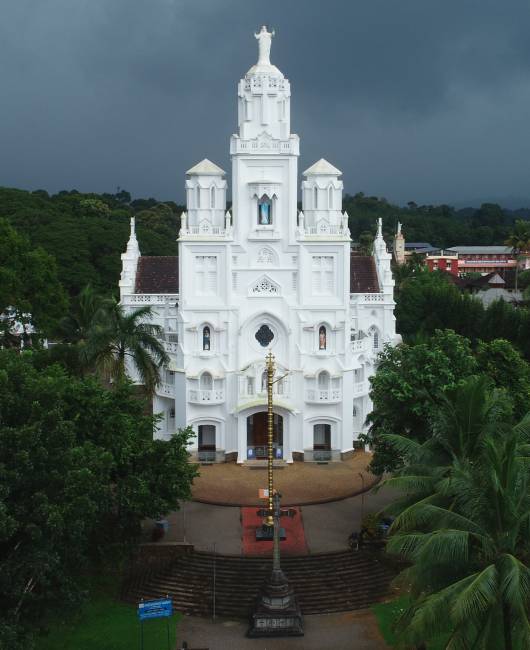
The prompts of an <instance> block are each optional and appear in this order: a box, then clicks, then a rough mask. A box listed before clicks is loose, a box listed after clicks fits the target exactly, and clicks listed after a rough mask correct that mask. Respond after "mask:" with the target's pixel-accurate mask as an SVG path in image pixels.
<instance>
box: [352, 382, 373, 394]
mask: <svg viewBox="0 0 530 650" xmlns="http://www.w3.org/2000/svg"><path fill="white" fill-rule="evenodd" d="M369 392H370V382H369V381H366V380H365V381H358V382H355V383H354V384H353V394H354V395H368V393H369Z"/></svg>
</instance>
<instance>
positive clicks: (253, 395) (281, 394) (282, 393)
mask: <svg viewBox="0 0 530 650" xmlns="http://www.w3.org/2000/svg"><path fill="white" fill-rule="evenodd" d="M272 394H273V396H274V398H275V399H289V398H290V397H291V394H290V390H289V383H288V381H287V380H285V379H283V380H282V381H279V382H277V383H275V384H273V387H272ZM239 399H240V400H245V401H246V400H249V401H253V400H267V391H266V390H253V389H252V387H251V386H248V385H247V382H246V381H245V382H241V384H240V387H239Z"/></svg>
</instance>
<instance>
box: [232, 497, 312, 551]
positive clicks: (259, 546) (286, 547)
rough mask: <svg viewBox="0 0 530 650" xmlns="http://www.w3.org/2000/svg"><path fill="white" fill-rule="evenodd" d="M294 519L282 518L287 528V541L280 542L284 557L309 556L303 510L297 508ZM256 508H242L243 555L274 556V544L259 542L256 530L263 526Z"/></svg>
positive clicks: (283, 526)
mask: <svg viewBox="0 0 530 650" xmlns="http://www.w3.org/2000/svg"><path fill="white" fill-rule="evenodd" d="M292 510H295V511H296V514H295V515H294V517H282V519H281V522H282V528H285V535H286V537H287V539H285V540H283V541H281V542H280V551H281V553H282V555H308V554H309V551H308V548H307V544H306V541H305V534H304V522H303V521H302V512H301V509H300V508H299V507H298V506H296V507H294V508H292ZM257 512H258V508H257V507H256V506H254V507H249V508H241V528H242V531H243V543H242V548H243V555H265V556H269V557H270V556H271V555H272V542H257V541H256V529H257V528H259V527H260V526H261V524H262V521H263V520H262V518H261V517H258V514H257Z"/></svg>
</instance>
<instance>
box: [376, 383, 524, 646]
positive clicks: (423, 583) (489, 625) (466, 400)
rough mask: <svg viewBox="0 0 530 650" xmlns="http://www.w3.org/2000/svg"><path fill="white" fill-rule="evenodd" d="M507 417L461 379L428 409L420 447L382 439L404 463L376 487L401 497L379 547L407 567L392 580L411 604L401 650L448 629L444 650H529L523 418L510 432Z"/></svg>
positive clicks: (480, 387) (501, 400)
mask: <svg viewBox="0 0 530 650" xmlns="http://www.w3.org/2000/svg"><path fill="white" fill-rule="evenodd" d="M509 414H510V409H509V403H508V402H507V401H506V398H505V397H504V396H503V395H502V393H501V392H499V391H496V390H491V388H490V386H489V382H488V380H487V379H486V378H484V377H470V378H468V379H467V380H466V381H465V382H463V383H462V385H461V386H460V387H459V388H458V389H457V390H455V391H452V392H450V393H448V394H447V396H446V397H443V398H441V401H440V402H439V403H438V404H437V405H434V404H433V426H432V430H433V435H432V437H431V438H430V439H429V440H427V441H426V442H424V443H423V444H420V443H417V442H415V441H411V440H408V439H406V438H404V437H402V436H385V440H386V441H387V442H388V443H389V444H390V445H392V446H393V447H394V449H395V450H396V451H398V453H400V454H401V455H402V457H403V458H404V461H405V462H404V466H403V468H402V469H401V470H400V471H399V472H398V473H397V474H396V476H394V477H393V478H391V479H388V480H387V481H385V484H386V485H393V486H394V487H398V488H400V489H401V490H404V491H406V492H407V494H406V496H405V497H404V498H402V499H401V500H399V501H398V502H396V504H394V506H393V508H392V511H393V512H394V513H395V514H397V515H398V516H397V518H396V520H395V522H394V524H393V526H392V535H391V538H390V541H389V544H388V547H387V549H388V551H389V552H391V553H395V554H398V555H399V556H401V557H402V558H403V559H405V560H407V561H408V562H410V563H411V567H410V568H409V569H406V570H405V571H403V572H402V573H401V574H400V577H399V580H400V581H401V582H402V583H404V584H406V585H407V586H408V587H409V588H410V592H411V596H412V602H411V606H410V607H409V608H408V609H407V610H406V611H405V612H404V614H403V616H402V617H401V618H400V620H399V623H398V629H399V631H400V632H401V636H402V640H403V641H404V642H407V643H420V642H423V641H424V640H426V639H432V638H433V637H435V636H436V635H437V634H439V633H441V632H447V630H448V628H450V629H451V638H450V641H449V643H448V645H447V646H446V647H447V648H452V649H456V648H471V647H472V648H484V649H485V648H488V649H491V650H500V649H501V648H505V650H512V648H521V649H522V648H523V647H524V648H526V647H530V645H528V644H530V625H529V622H528V606H529V605H530V572H529V570H528V567H527V562H528V556H529V555H528V554H529V553H530V534H529V533H530V489H529V484H528V479H529V478H530V476H529V470H530V460H529V457H530V444H529V441H530V414H528V415H527V416H526V418H524V419H523V420H522V421H521V422H520V423H519V424H518V425H517V426H515V427H511V426H510V425H509V424H507V422H509ZM497 631H501V632H502V634H501V637H500V638H497V637H496V634H497ZM525 644H527V645H525Z"/></svg>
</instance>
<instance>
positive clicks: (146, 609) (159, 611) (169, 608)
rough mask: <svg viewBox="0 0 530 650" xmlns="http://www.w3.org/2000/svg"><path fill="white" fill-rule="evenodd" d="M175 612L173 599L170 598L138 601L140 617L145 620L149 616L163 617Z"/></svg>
mask: <svg viewBox="0 0 530 650" xmlns="http://www.w3.org/2000/svg"><path fill="white" fill-rule="evenodd" d="M172 613H173V601H172V600H171V599H170V598H163V599H161V600H146V601H145V602H141V603H138V618H139V619H140V620H141V621H145V620H147V619H148V618H163V617H167V616H171V614H172Z"/></svg>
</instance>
